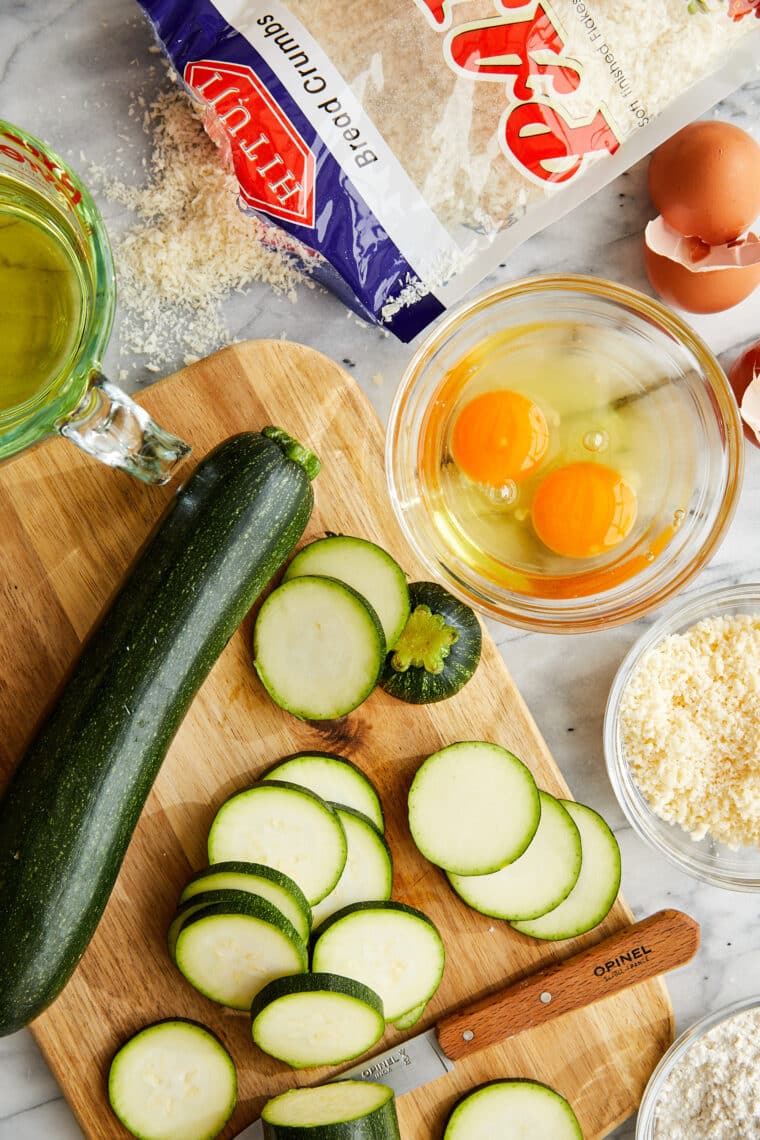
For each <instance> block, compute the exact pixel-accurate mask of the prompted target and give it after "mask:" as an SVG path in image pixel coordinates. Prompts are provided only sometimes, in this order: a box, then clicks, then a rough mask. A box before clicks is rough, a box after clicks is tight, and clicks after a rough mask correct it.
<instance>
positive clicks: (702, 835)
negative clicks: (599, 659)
mask: <svg viewBox="0 0 760 1140" xmlns="http://www.w3.org/2000/svg"><path fill="white" fill-rule="evenodd" d="M604 750H605V756H606V760H607V770H608V772H609V776H610V780H611V782H612V786H613V788H614V790H615V794H616V795H617V798H618V800H619V802H620V806H621V807H622V809H623V811H624V813H625V815H626V816H627V818H628V821H629V823H630V824H631V826H632V827H633V829H634V830H635V831H636V832H637V833H638V834H639V835H640V836H641V837H642V838H643V839H644V840H646V841H647V842H648V843H650V844H651V846H653V847H654V848H655V849H656V850H658V851H660V852H661V853H662V854H663V855H665V856H667V857H668V858H669V859H670V860H672V862H674V863H675V864H676V865H677V866H679V867H680V868H681V869H682V870H683V871H686V872H688V873H689V874H691V875H693V876H695V877H696V878H698V879H702V880H704V881H705V882H709V883H713V884H715V885H717V886H722V887H728V888H730V889H733V890H744V891H754V890H760V583H754V584H748V585H741V586H726V587H722V588H720V589H713V590H709V591H706V592H705V591H701V592H700V593H698V594H691V595H688V596H687V597H685V598H684V599H682V600H681V601H680V602H679V604H678V605H677V606H676V607H675V608H672V609H670V610H669V611H668V612H667V613H666V614H665V615H664V616H663V617H661V618H660V619H659V620H658V621H657V622H655V623H654V625H652V626H651V627H650V628H649V629H648V630H647V631H646V633H645V634H644V635H643V636H642V637H641V638H640V639H639V640H638V641H637V642H636V643H635V644H634V646H633V647H632V649H631V650H630V651H629V653H628V655H627V656H626V657H625V659H624V660H623V662H622V664H621V666H620V668H619V670H618V672H617V675H616V677H615V680H614V682H613V685H612V688H611V690H610V695H609V699H608V701H607V710H606V713H605V719H604Z"/></svg>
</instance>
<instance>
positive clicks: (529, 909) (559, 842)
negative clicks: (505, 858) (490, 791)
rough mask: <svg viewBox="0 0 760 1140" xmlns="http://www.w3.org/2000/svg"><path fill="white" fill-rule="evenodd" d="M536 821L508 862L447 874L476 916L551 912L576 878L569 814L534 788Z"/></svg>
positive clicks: (577, 848) (577, 858)
mask: <svg viewBox="0 0 760 1140" xmlns="http://www.w3.org/2000/svg"><path fill="white" fill-rule="evenodd" d="M539 797H540V800H541V819H540V821H539V825H538V830H537V831H536V834H535V835H534V836H533V839H532V840H531V842H530V844H529V846H528V847H527V848H526V850H525V851H524V852H523V854H522V855H521V856H520V857H519V859H516V860H515V861H514V863H508V864H507V866H506V867H502V868H501V870H500V871H494V872H493V873H492V874H490V875H451V874H450V875H449V876H448V879H449V882H450V883H451V886H452V887H453V888H454V890H455V891H456V893H457V894H458V895H459V897H460V898H461V899H462V900H463V902H466V903H467V904H468V906H471V907H472V908H473V909H474V910H477V911H479V912H480V913H481V914H487V915H489V916H490V917H491V918H501V919H506V920H507V921H508V922H510V921H518V920H519V921H522V920H524V919H531V918H538V917H539V916H540V915H542V914H546V912H547V911H550V910H553V909H554V907H556V906H558V905H559V904H560V903H561V902H562V900H563V899H565V898H567V896H568V895H569V894H570V891H571V890H572V889H573V887H574V886H575V884H576V882H577V881H578V876H579V875H580V871H581V837H580V833H579V831H578V828H577V826H576V825H575V823H574V822H573V819H572V816H571V815H570V813H569V812H568V811H567V809H566V808H565V807H563V805H562V804H561V803H560V802H559V800H556V799H555V798H554V796H551V795H549V793H548V792H543V791H542V792H539Z"/></svg>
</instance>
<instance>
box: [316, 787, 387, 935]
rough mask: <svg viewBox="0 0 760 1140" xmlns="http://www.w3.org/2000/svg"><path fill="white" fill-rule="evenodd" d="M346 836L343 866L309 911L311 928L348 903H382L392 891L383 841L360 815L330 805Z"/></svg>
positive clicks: (372, 825) (370, 824)
mask: <svg viewBox="0 0 760 1140" xmlns="http://www.w3.org/2000/svg"><path fill="white" fill-rule="evenodd" d="M333 807H334V808H335V810H336V811H337V813H338V818H339V819H340V822H341V823H342V824H343V830H344V831H345V833H346V844H347V851H348V853H347V857H346V865H345V867H344V868H343V873H342V875H341V877H340V878H339V879H338V882H337V883H336V885H335V886H334V887H333V889H332V890H331V891H330V894H329V895H327V897H326V898H324V899H322V901H321V902H318V903H316V904H315V906H314V909H313V912H312V913H313V918H314V928H315V929H316V928H317V927H318V926H319V925H320V923H322V922H324V921H325V919H326V918H329V917H330V915H333V914H335V913H336V912H337V911H339V910H342V909H343V907H346V906H350V905H351V904H352V903H358V902H370V901H373V900H374V901H378V900H380V901H382V900H385V899H389V898H390V897H391V891H392V890H393V862H392V859H391V852H390V848H389V847H388V844H387V843H386V842H385V839H384V838H383V836H382V835H381V834H380V832H379V831H378V830H377V828H376V827H375V826H374V824H372V823H370V821H369V820H368V819H367V818H366V817H365V816H363V815H362V814H361V813H360V812H356V811H352V810H351V809H350V808H344V807H341V806H340V805H339V804H333Z"/></svg>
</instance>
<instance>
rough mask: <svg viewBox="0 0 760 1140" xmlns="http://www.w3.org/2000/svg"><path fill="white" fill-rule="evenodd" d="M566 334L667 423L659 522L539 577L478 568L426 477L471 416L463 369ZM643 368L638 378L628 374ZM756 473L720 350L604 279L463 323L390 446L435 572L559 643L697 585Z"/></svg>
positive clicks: (426, 368)
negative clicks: (744, 485)
mask: <svg viewBox="0 0 760 1140" xmlns="http://www.w3.org/2000/svg"><path fill="white" fill-rule="evenodd" d="M533 330H535V331H533ZM562 330H565V336H566V338H567V340H568V343H569V344H570V349H569V351H571V352H572V353H574V354H576V355H575V357H574V359H577V360H579V361H580V362H581V366H583V361H584V356H583V354H584V353H585V354H586V359H588V363H589V367H592V368H594V369H595V370H597V371H598V372H599V373H600V374H601V375H606V374H607V373H609V374H610V375H612V374H613V372H614V373H615V375H616V381H615V382H616V384H619V385H620V386H619V387H618V388H616V392H619V393H622V395H616V400H615V404H616V405H618V404H619V403H620V402H622V403H627V402H630V401H640V403H639V404H638V405H637V406H638V407H639V408H641V409H642V410H641V412H640V413H637V414H641V415H642V416H643V415H645V414H646V417H647V422H651V424H652V425H653V428H654V434H656V435H657V437H658V440H657V443H656V444H653V445H652V447H651V450H650V451H649V452H648V453H647V457H646V463H645V465H644V470H645V474H646V482H647V486H648V488H649V491H648V494H649V497H650V499H651V504H650V507H649V509H648V515H647V517H646V519H644V517H643V512H640V515H641V523H640V521H639V520H637V523H636V529H635V530H633V531H631V534H630V536H629V537H628V538H627V539H626V541H625V542H624V543H622V544H621V545H620V547H617V548H615V549H614V550H613V551H611V552H609V553H608V554H606V555H600V556H598V557H596V558H593V559H583V560H581V562H580V563H575V562H574V563H572V565H569V564H568V560H563V563H564V564H563V566H562V568H561V569H558V568H557V567H556V566H547V567H545V566H543V565H542V566H541V568H540V569H539V570H538V571H536V572H533V571H531V572H530V574H529V575H528V574H525V573H523V572H522V570H521V568H520V566H519V565H517V563H516V562H514V560H513V561H512V562H511V563H510V562H508V561H507V559H506V556H505V557H501V554H500V553H497V554H493V553H492V552H490V553H489V555H488V559H487V561H486V563H484V564H482V565H480V566H479V567H478V568H475V567H474V565H473V561H474V560H473V558H471V557H470V558H468V557H466V554H467V539H466V536H465V541H464V542H460V541H459V537H461V536H457V534H456V527H454V528H453V530H452V527H451V526H450V525H449V524H448V522H446V525H444V524H443V522H442V519H443V518H444V515H445V510H442V509H441V504H442V503H444V505H445V492H444V491H443V490H442V487H443V480H440V481H439V485H437V486H436V485H435V480H433V481H432V482H431V479H430V478H429V477H428V476H427V475H426V474H425V473H426V472H430V471H434V472H435V471H442V470H443V469H444V467H445V464H446V462H447V459H448V456H447V449H448V444H447V442H446V441H447V439H448V437H449V436H448V434H447V432H448V433H449V434H450V427H451V422H452V415H453V414H455V412H452V409H456V410H458V408H459V407H461V406H462V401H463V399H464V397H463V395H462V393H463V392H464V390H465V385H468V384H470V382H471V378H472V375H473V373H472V372H469V371H468V368H469V364H468V363H465V364H463V362H468V361H469V360H470V359H471V358H472V359H475V357H476V354H477V352H478V351H481V350H482V351H483V354H484V355H483V356H482V357H481V358H480V359H481V360H487V359H488V356H487V354H488V352H489V351H490V349H483V348H482V346H483V345H484V344H487V345H490V344H492V343H494V340H493V339H492V340H489V338H495V339H496V342H497V343H498V344H499V346H500V347H499V351H500V352H506V353H511V352H512V351H513V348H512V340H513V339H514V343H515V345H518V342H519V351H521V352H525V353H527V354H528V355H527V357H526V359H528V360H530V359H531V358H530V353H532V352H534V351H535V353H536V354H540V353H541V351H542V349H544V348H545V347H546V345H547V344H548V343H550V342H551V338H552V337H555V342H556V343H561V341H560V337H561V335H562ZM555 342H551V343H555ZM505 346H506V347H505ZM516 350H517V349H515V351H516ZM563 351H564V349H563ZM471 354H473V355H472V357H471ZM537 359H538V357H537ZM634 360H635V361H636V369H634V368H633V365H630V366H629V364H628V362H629V361H634ZM617 373H619V374H620V376H619V377H618V376H617ZM528 375H530V373H529V372H528ZM460 378H461V379H460ZM528 394H529V393H528ZM458 395H459V404H458V405H457V396H458ZM611 406H612V405H611ZM444 421H445V422H444ZM442 423H443V425H444V426H441V424H442ZM431 425H433V426H431ZM648 438H649V437H648V436H647V435H646V434H645V435H644V439H645V441H647V446H648ZM742 465H743V435H742V425H741V420H740V417H739V411H738V408H737V406H736V401H735V399H734V397H733V393H732V392H731V389H730V387H729V385H728V381H727V380H726V377H725V375H724V373H723V372H722V370H721V368H720V365H719V364H718V362H717V361H716V360H715V357H714V356H713V355H712V353H711V352H710V350H709V349H708V348H707V346H706V345H705V344H704V343H703V342H702V341H701V340H700V339H699V338H698V337H697V336H696V334H695V333H694V332H693V331H692V330H691V329H690V328H689V327H688V326H687V325H686V324H684V323H683V321H681V320H680V318H679V317H677V316H676V315H675V314H674V313H673V312H672V311H671V310H669V309H668V308H666V307H665V306H664V305H661V304H660V303H659V302H656V301H653V300H651V299H650V298H649V297H645V296H644V295H643V294H641V293H638V292H636V291H635V290H632V289H627V288H625V287H623V286H620V285H616V284H615V283H614V282H611V281H605V280H603V279H601V278H595V277H580V276H541V277H531V278H525V279H523V280H521V281H516V282H513V283H512V284H510V285H506V286H502V287H499V288H497V289H494V290H492V291H490V292H488V293H485V294H482V295H481V296H479V297H478V298H477V299H476V300H474V301H473V302H471V303H470V304H469V305H467V306H465V307H463V308H460V309H458V310H456V311H454V312H452V313H450V314H449V316H448V317H447V318H446V319H445V320H443V321H442V322H441V323H440V324H438V325H437V326H436V328H435V329H434V330H433V332H432V333H431V335H430V336H429V337H428V339H427V340H426V341H425V342H424V343H423V345H422V346H421V347H420V349H419V350H418V351H417V353H416V354H415V355H414V357H413V358H412V360H411V361H410V363H409V365H408V367H407V369H406V371H405V373H404V375H403V377H402V379H401V383H400V385H399V388H398V391H397V392H396V395H395V399H394V402H393V406H392V409H391V414H390V422H389V426H388V433H387V440H386V472H387V478H388V484H389V490H390V497H391V502H392V503H393V507H394V510H395V512H396V515H397V517H398V519H399V521H400V523H401V526H402V528H403V530H404V532H405V534H406V536H407V538H408V540H409V542H410V543H411V545H412V546H413V548H414V549H415V551H416V553H417V554H418V556H419V558H420V559H421V561H422V562H423V563H424V565H425V567H426V568H427V570H428V571H429V572H430V573H431V575H432V576H433V577H436V578H438V579H439V580H443V582H444V583H445V584H446V585H447V586H448V587H449V588H450V589H451V590H452V592H453V593H455V594H456V595H457V596H458V597H460V598H461V599H462V600H463V601H465V602H466V603H468V604H469V605H472V606H474V607H475V608H476V609H479V610H480V611H481V612H482V613H485V614H486V615H488V616H490V617H494V618H496V619H497V620H500V621H504V622H508V623H510V624H513V625H518V626H522V627H524V628H526V629H533V630H540V631H542V632H556V633H573V632H587V631H590V630H594V629H598V628H601V627H605V626H610V625H617V624H620V623H622V622H626V621H632V620H633V619H634V618H637V617H640V616H641V615H642V614H644V613H647V612H648V611H649V610H652V609H653V608H655V607H657V606H660V605H662V604H663V602H664V601H666V599H668V598H669V597H670V596H671V595H673V594H674V593H676V592H677V591H678V590H680V589H681V588H682V587H683V586H684V585H685V584H686V583H687V582H689V581H690V580H691V579H692V578H693V576H694V575H695V574H696V573H697V572H698V571H699V569H700V568H701V567H702V566H703V565H704V564H705V563H706V562H707V560H708V559H709V558H710V557H711V555H712V554H713V553H714V551H715V549H716V548H717V546H718V544H719V542H720V540H721V538H722V537H723V535H724V533H725V530H726V528H727V526H728V524H729V522H730V520H731V517H732V515H733V511H734V508H735V505H736V501H737V497H738V492H739V489H740V486H741V476H742ZM526 533H529V532H526ZM452 535H453V537H452ZM471 549H472V547H470V550H471ZM475 561H476V560H475ZM484 566H485V568H484Z"/></svg>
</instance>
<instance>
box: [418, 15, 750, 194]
mask: <svg viewBox="0 0 760 1140" xmlns="http://www.w3.org/2000/svg"><path fill="white" fill-rule="evenodd" d="M460 2H461V3H462V7H463V8H464V2H463V0H460ZM416 3H417V5H418V6H419V7H421V8H422V10H423V11H424V12H425V15H426V17H427V18H428V19H429V20H430V22H431V23H432V24H433V26H434V27H436V28H437V29H438V30H439V31H445V30H446V29H450V30H448V32H447V35H446V39H445V41H444V46H443V54H444V58H445V59H446V62H447V63H448V65H449V67H451V68H452V69H453V70H454V71H455V72H456V73H457V74H458V75H462V76H467V77H468V78H469V79H473V80H477V81H485V82H488V83H502V84H503V85H504V93H505V104H506V109H505V111H504V114H503V115H502V117H501V122H500V124H499V144H500V146H501V149H502V151H503V153H504V154H505V155H506V157H507V158H508V159H509V161H510V162H511V163H512V164H513V165H514V166H516V167H517V169H518V170H519V171H520V172H521V173H522V174H524V175H525V176H526V177H528V178H529V179H531V181H533V182H536V183H538V184H543V185H546V184H551V183H560V182H567V181H569V180H570V179H572V178H574V177H575V176H576V174H578V173H579V172H580V171H581V170H583V168H584V167H585V165H586V160H587V159H588V158H589V157H591V156H597V155H599V154H604V153H606V154H614V153H615V151H616V150H617V148H618V147H619V146H620V139H619V138H618V137H617V133H616V131H615V128H614V126H613V124H612V122H611V121H610V119H609V117H608V114H607V113H606V108H605V107H604V106H603V105H601V104H600V105H599V106H597V108H596V109H595V111H594V112H593V114H591V115H590V116H588V117H587V118H586V119H582V118H581V119H578V118H577V117H576V116H575V115H574V114H573V112H572V110H571V109H570V108H571V106H572V105H571V104H568V103H567V102H566V97H569V96H572V95H573V94H574V93H575V92H576V91H577V90H579V88H580V87H581V86H582V82H583V75H582V70H581V66H580V64H579V63H578V62H577V61H576V60H574V59H571V58H570V57H569V56H566V55H565V54H564V51H565V36H564V34H563V32H562V29H561V27H560V26H559V21H558V20H557V19H556V16H555V15H554V12H553V9H552V5H551V2H550V0H494V7H495V9H496V11H497V12H498V13H499V14H498V15H496V16H488V17H482V16H481V18H480V19H477V20H474V21H471V22H462V21H459V22H457V23H456V24H454V26H453V27H452V24H453V23H454V22H453V18H452V8H451V0H416ZM732 3H760V0H732ZM459 10H460V9H459V6H458V7H457V12H459Z"/></svg>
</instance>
